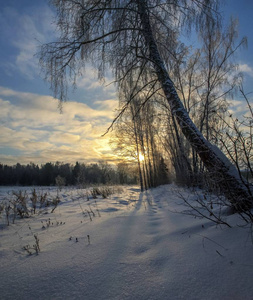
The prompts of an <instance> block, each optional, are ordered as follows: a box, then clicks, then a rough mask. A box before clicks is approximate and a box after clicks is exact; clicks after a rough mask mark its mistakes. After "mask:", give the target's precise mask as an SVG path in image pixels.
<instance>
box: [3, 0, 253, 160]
mask: <svg viewBox="0 0 253 300" xmlns="http://www.w3.org/2000/svg"><path fill="white" fill-rule="evenodd" d="M226 2H227V5H226V6H223V10H224V12H225V16H226V18H228V17H229V16H230V15H231V14H233V15H234V16H236V17H238V18H239V22H240V25H239V33H240V37H243V36H247V37H248V49H247V50H240V51H239V52H238V54H237V61H238V63H239V65H240V70H241V71H243V72H244V75H245V79H246V81H245V88H246V91H248V92H250V91H253V85H252V80H253V34H252V28H253V18H252V12H253V1H252V0H240V1H238V0H227V1H226ZM0 7H1V10H0V162H1V163H6V164H15V163H17V162H21V163H25V164H26V163H29V162H35V163H38V164H40V163H45V162H47V161H63V162H70V163H74V162H75V161H77V160H78V161H84V162H94V161H97V160H99V159H107V160H108V161H113V160H114V159H115V158H116V157H115V156H114V154H113V153H112V151H111V150H110V147H109V145H108V138H107V137H105V138H101V134H102V133H104V131H105V130H106V128H107V127H108V126H109V124H110V122H111V121H112V119H113V116H114V110H115V109H116V108H117V96H116V92H115V88H114V86H113V85H110V86H102V85H100V83H99V82H97V81H96V79H95V78H96V75H95V74H94V72H93V71H92V69H90V68H88V69H87V71H86V74H85V75H84V76H83V77H82V78H79V79H78V82H77V90H76V91H75V92H74V93H70V95H69V101H68V102H67V103H66V104H64V106H63V113H62V114H60V113H59V110H58V103H57V101H56V100H55V99H53V98H52V96H51V91H50V89H49V85H48V84H47V83H45V82H44V81H43V79H42V77H43V76H42V75H41V74H40V68H39V66H38V62H37V59H36V57H34V54H35V53H36V52H37V49H38V48H37V47H38V46H39V45H40V44H42V43H45V42H48V41H52V40H53V39H54V26H53V25H52V21H53V13H52V10H51V8H50V7H49V6H48V4H47V0H8V1H6V0H0ZM235 103H237V105H238V107H239V106H240V102H239V101H237V102H235ZM235 109H236V107H235Z"/></svg>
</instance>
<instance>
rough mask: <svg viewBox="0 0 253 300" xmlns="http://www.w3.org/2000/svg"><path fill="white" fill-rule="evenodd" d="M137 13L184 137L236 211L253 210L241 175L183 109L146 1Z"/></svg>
mask: <svg viewBox="0 0 253 300" xmlns="http://www.w3.org/2000/svg"><path fill="white" fill-rule="evenodd" d="M138 11H139V15H140V20H141V25H142V32H143V35H144V38H145V41H146V44H147V48H148V49H149V59H150V60H151V61H152V62H153V66H154V69H155V72H156V75H157V77H158V80H159V82H160V84H161V87H162V89H163V92H164V94H165V97H166V99H167V101H168V103H169V105H170V108H171V111H172V114H173V115H175V116H176V119H177V122H178V124H179V126H180V128H181V130H182V132H183V134H184V135H185V137H186V139H187V140H188V141H189V142H190V144H191V146H192V147H193V148H194V149H195V150H196V152H197V153H198V155H199V157H200V158H201V160H202V162H203V163H204V165H205V167H206V168H207V169H208V170H209V172H210V176H212V177H213V178H214V180H215V181H216V182H217V184H218V185H219V187H220V189H221V191H223V193H224V195H225V196H226V197H227V199H228V200H229V201H230V202H231V204H232V206H233V207H234V209H236V211H245V210H248V209H250V208H251V207H252V204H253V197H252V195H251V194H250V193H249V192H248V191H247V190H246V187H245V186H244V184H243V182H242V181H241V180H240V178H239V176H238V172H237V171H236V169H235V168H231V166H229V165H228V164H227V162H226V161H225V160H224V159H223V157H222V155H221V153H219V152H218V151H217V150H216V151H215V149H214V148H213V147H212V145H211V144H210V143H209V142H208V141H207V140H206V139H205V138H204V137H203V135H202V134H201V133H200V131H199V130H198V129H197V127H196V126H195V124H194V123H193V122H192V120H191V119H190V117H189V115H188V113H187V111H186V110H185V108H184V107H183V104H182V102H181V100H180V99H179V96H178V94H177V92H176V90H175V87H174V84H173V82H172V80H171V79H170V77H169V74H168V72H167V70H166V68H165V64H164V62H163V60H162V58H161V56H160V53H159V51H158V47H157V44H156V41H155V39H154V36H153V33H152V30H151V25H150V20H149V14H148V10H147V8H146V1H145V0H139V1H138ZM231 169H232V170H231Z"/></svg>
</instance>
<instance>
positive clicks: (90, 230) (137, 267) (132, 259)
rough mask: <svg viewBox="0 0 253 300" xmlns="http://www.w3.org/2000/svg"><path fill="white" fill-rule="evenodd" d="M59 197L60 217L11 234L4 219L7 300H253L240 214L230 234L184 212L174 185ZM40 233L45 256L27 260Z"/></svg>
mask: <svg viewBox="0 0 253 300" xmlns="http://www.w3.org/2000/svg"><path fill="white" fill-rule="evenodd" d="M8 190H10V191H11V190H12V188H9V189H7V188H0V199H1V201H6V199H10V198H11V193H9V195H8V194H7V191H8ZM30 190H31V189H27V191H30ZM44 192H45V189H44ZM48 192H49V191H48ZM116 192H117V191H116ZM55 193H56V190H55V189H54V188H51V190H50V195H51V196H52V195H54V194H55ZM181 193H183V194H184V195H185V196H187V195H188V193H189V192H188V191H186V190H181ZM59 195H60V199H61V203H60V204H59V205H58V207H57V208H56V209H55V211H54V212H53V213H51V209H48V210H47V212H48V213H46V211H41V212H40V214H38V213H36V214H35V215H33V216H32V217H30V218H27V219H23V220H19V219H17V220H16V222H15V224H11V225H10V226H6V220H5V218H4V214H2V217H1V218H0V267H1V272H0V299H4V300H7V299H11V300H14V299H29V300H32V299H36V300H39V299H47V300H48V299H85V300H86V299H87V300H91V299H92V300H100V299H101V300H102V299H107V300H112V299H119V300H124V299H131V300H138V299H143V300H144V299H145V300H146V299H150V300H153V299H162V300H163V299H172V300H173V299H187V300H190V299H202V300H203V299H229V300H230V299H243V300H247V299H253V284H252V279H253V276H252V275H253V245H252V240H251V236H250V234H249V229H246V228H241V227H238V226H236V225H237V223H238V222H239V219H237V217H236V216H230V217H228V219H227V221H229V222H230V224H231V225H232V226H233V227H232V228H228V227H225V226H222V227H220V226H216V225H215V224H214V223H211V222H210V221H208V220H199V219H195V218H193V217H190V216H187V215H183V214H179V213H175V212H173V211H182V210H184V209H185V207H184V206H182V199H181V198H180V197H179V195H178V193H177V192H175V186H173V185H167V186H163V187H159V188H157V189H153V190H150V191H147V192H144V193H140V191H139V189H138V187H123V192H121V193H116V194H113V195H111V196H109V198H108V199H102V197H99V198H98V199H96V200H94V199H90V200H89V201H87V195H86V191H85V190H82V189H74V188H69V189H64V190H62V191H61V192H60V194H59ZM95 201H96V202H95ZM87 211H89V212H90V216H91V219H92V221H91V219H90V217H89V214H88V212H87ZM38 212H39V211H38ZM92 212H93V213H94V214H95V217H94V215H93V213H92ZM34 234H37V235H38V238H39V246H40V250H41V252H40V253H39V254H38V255H36V254H33V255H28V253H27V252H26V251H25V250H23V247H24V246H25V245H28V244H29V245H33V244H34V243H35V240H34Z"/></svg>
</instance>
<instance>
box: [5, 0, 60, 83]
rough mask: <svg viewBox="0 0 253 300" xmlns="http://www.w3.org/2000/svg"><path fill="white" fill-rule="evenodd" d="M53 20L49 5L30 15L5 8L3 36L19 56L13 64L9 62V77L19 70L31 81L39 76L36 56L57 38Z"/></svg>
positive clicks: (32, 10) (6, 64)
mask: <svg viewBox="0 0 253 300" xmlns="http://www.w3.org/2000/svg"><path fill="white" fill-rule="evenodd" d="M52 20H53V12H52V11H51V10H50V8H49V7H48V6H46V5H39V6H38V7H36V8H31V9H30V10H29V11H26V12H19V11H17V10H16V9H14V8H11V7H8V6H7V7H4V8H3V10H2V12H1V13H0V27H1V35H2V39H5V44H6V45H7V46H9V47H11V48H10V49H11V52H12V55H13V56H14V57H15V58H14V59H13V60H12V62H6V63H5V71H6V72H7V73H8V74H9V75H12V74H13V73H14V72H17V70H18V71H19V72H21V73H22V74H23V75H24V76H26V77H27V78H29V79H33V78H34V76H35V75H38V74H39V66H38V60H37V58H36V57H35V54H36V53H37V51H38V46H39V45H40V44H42V43H46V42H49V40H51V39H52V38H53V34H54V30H53V29H54V27H53V25H52ZM2 42H4V41H2ZM13 49H15V51H14V50H13ZM14 53H15V54H14Z"/></svg>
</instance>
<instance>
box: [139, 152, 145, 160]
mask: <svg viewBox="0 0 253 300" xmlns="http://www.w3.org/2000/svg"><path fill="white" fill-rule="evenodd" d="M139 161H144V155H142V154H141V153H139Z"/></svg>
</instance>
